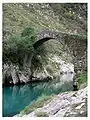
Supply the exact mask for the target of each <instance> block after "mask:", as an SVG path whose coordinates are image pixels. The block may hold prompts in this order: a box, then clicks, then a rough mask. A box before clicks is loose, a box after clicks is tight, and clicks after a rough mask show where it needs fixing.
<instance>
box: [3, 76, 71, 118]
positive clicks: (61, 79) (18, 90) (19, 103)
mask: <svg viewBox="0 0 90 120" xmlns="http://www.w3.org/2000/svg"><path fill="white" fill-rule="evenodd" d="M72 84H73V74H64V75H62V76H57V77H56V78H55V79H54V80H53V81H49V82H42V83H33V84H26V85H21V86H13V87H5V88H3V116H13V115H15V114H17V113H19V112H20V111H21V110H22V109H24V107H25V106H27V105H29V104H31V103H32V102H33V101H35V100H37V99H38V97H40V96H41V95H42V94H45V95H50V94H52V93H54V94H58V93H60V92H64V91H69V90H72V89H73V85H72Z"/></svg>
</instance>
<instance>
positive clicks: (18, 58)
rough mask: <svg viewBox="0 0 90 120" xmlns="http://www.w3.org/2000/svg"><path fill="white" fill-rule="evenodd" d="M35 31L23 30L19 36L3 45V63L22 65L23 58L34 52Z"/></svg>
mask: <svg viewBox="0 0 90 120" xmlns="http://www.w3.org/2000/svg"><path fill="white" fill-rule="evenodd" d="M35 38H36V37H35V31H34V29H33V28H31V27H27V28H25V29H24V30H23V32H22V33H21V35H18V36H15V35H14V36H12V37H10V38H9V40H7V41H4V44H3V62H7V63H8V62H11V63H15V64H18V65H21V66H22V65H23V63H24V58H25V57H26V56H30V55H29V54H31V53H32V52H33V51H34V48H33V43H34V42H35Z"/></svg>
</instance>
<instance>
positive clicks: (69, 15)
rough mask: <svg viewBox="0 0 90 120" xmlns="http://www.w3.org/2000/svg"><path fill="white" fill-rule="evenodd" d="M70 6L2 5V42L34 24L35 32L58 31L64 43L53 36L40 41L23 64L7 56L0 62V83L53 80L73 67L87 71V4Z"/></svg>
mask: <svg viewBox="0 0 90 120" xmlns="http://www.w3.org/2000/svg"><path fill="white" fill-rule="evenodd" d="M72 5H73V7H72ZM72 5H70V4H3V12H4V14H3V15H4V17H3V23H4V24H3V25H4V26H3V39H4V41H8V40H9V39H10V37H11V36H13V35H19V34H21V33H22V30H23V29H24V28H25V27H26V26H33V28H35V31H36V33H40V32H41V31H42V30H46V29H49V30H52V31H53V30H54V31H57V32H61V33H62V35H61V36H58V37H59V39H61V40H62V41H64V43H65V44H62V43H60V41H57V40H53V39H51V40H49V41H47V42H45V43H43V44H42V45H40V46H39V47H38V49H37V50H36V51H34V53H33V55H31V54H32V53H30V56H32V57H27V60H26V62H25V63H24V65H23V67H20V66H19V65H18V64H15V63H13V62H12V61H11V59H9V62H6V63H3V79H4V81H3V83H5V84H10V83H11V84H12V83H14V84H17V83H26V82H30V81H34V80H42V79H47V78H50V79H52V78H53V77H54V76H57V75H60V74H64V73H65V74H67V73H68V72H71V73H74V67H75V72H76V71H77V70H78V69H79V71H80V72H82V71H86V69H87V65H86V63H87V61H86V55H87V49H86V48H87V42H86V41H87V40H86V37H85V36H86V34H87V27H86V24H87V5H86V4H72ZM77 10H78V11H79V12H77ZM74 34H75V35H74ZM78 34H79V35H78ZM81 36H83V37H81ZM8 45H9V44H8ZM3 57H4V56H3ZM24 59H26V58H25V57H23V60H22V61H24Z"/></svg>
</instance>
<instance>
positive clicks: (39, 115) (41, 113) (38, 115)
mask: <svg viewBox="0 0 90 120" xmlns="http://www.w3.org/2000/svg"><path fill="white" fill-rule="evenodd" d="M36 115H37V117H49V115H48V114H47V113H45V112H36Z"/></svg>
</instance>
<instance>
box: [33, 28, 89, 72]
mask: <svg viewBox="0 0 90 120" xmlns="http://www.w3.org/2000/svg"><path fill="white" fill-rule="evenodd" d="M36 38H37V39H36V42H35V43H34V45H33V46H34V49H35V50H36V49H37V48H38V47H39V46H40V45H41V44H43V43H44V42H46V41H48V40H50V39H54V40H58V41H59V42H61V43H62V44H66V45H67V46H68V48H69V51H70V53H71V55H72V56H73V64H74V71H75V72H76V74H77V71H82V72H85V71H87V37H86V36H84V35H76V34H67V33H62V32H56V31H51V30H43V31H41V32H39V33H38V34H37V37H36Z"/></svg>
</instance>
